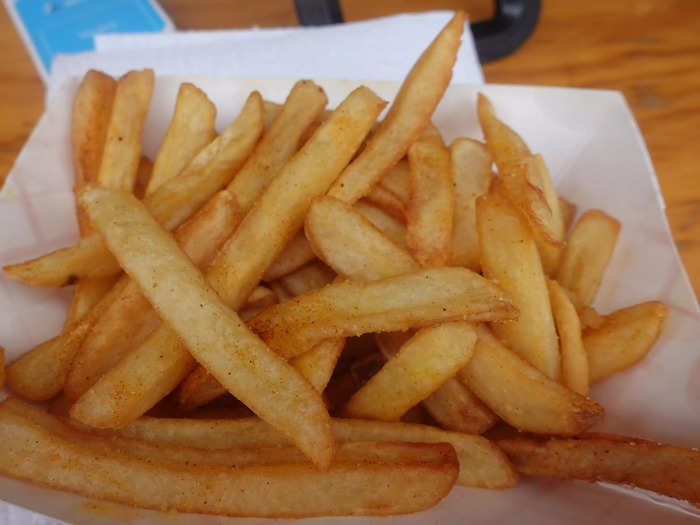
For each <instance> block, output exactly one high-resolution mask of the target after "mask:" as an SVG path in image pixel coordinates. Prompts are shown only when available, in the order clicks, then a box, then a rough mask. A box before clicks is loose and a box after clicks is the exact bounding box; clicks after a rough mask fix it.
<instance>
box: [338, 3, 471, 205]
mask: <svg viewBox="0 0 700 525" xmlns="http://www.w3.org/2000/svg"><path fill="white" fill-rule="evenodd" d="M465 19H466V17H465V15H464V13H463V12H461V11H459V12H457V13H455V16H454V17H453V18H452V20H450V22H449V23H448V24H447V25H446V26H445V27H444V29H443V30H442V31H441V32H440V34H439V35H438V36H437V37H436V38H435V40H433V42H432V43H431V44H430V46H429V47H428V48H427V49H426V50H425V51H424V52H423V54H422V55H421V56H420V58H418V61H417V62H416V63H415V65H414V66H413V67H412V68H411V71H410V72H409V73H408V75H407V76H406V79H405V80H404V82H403V84H402V85H401V89H400V90H399V92H398V94H397V95H396V98H395V99H394V103H393V104H392V105H391V108H389V112H388V113H387V115H386V117H385V118H384V120H383V121H382V122H381V123H380V124H379V127H378V128H377V130H376V131H375V132H374V134H373V135H372V137H371V138H370V139H369V140H368V141H367V145H366V146H365V148H364V149H363V150H362V153H360V154H359V155H358V156H357V158H356V159H355V160H353V161H352V163H351V164H350V165H349V166H348V167H347V168H346V169H345V170H344V171H343V173H342V174H341V175H340V177H338V179H337V180H336V181H335V183H334V184H333V187H332V188H331V189H330V191H329V192H328V194H329V195H330V196H331V197H335V198H337V199H340V200H342V201H344V202H348V203H354V202H355V201H357V200H358V199H360V198H361V197H363V196H365V195H366V194H367V192H368V191H369V189H370V188H371V187H372V186H373V185H374V184H375V183H377V182H378V181H379V180H380V179H381V178H382V176H383V175H384V174H385V173H386V172H387V170H389V168H391V167H392V166H393V165H394V164H396V163H397V162H398V161H399V160H400V159H401V157H403V156H404V155H405V154H406V152H407V151H408V148H409V146H410V145H411V144H412V143H413V142H414V141H415V140H416V139H417V138H418V137H419V136H420V134H421V133H422V132H423V129H425V127H426V126H427V125H428V123H429V122H430V118H431V116H432V114H433V111H435V108H436V107H437V105H438V102H439V101H440V99H441V98H442V95H443V93H444V92H445V89H447V86H448V84H449V83H450V79H451V78H452V66H453V65H454V63H455V61H456V59H457V50H458V49H459V46H460V43H461V39H462V32H463V31H464V21H465Z"/></svg>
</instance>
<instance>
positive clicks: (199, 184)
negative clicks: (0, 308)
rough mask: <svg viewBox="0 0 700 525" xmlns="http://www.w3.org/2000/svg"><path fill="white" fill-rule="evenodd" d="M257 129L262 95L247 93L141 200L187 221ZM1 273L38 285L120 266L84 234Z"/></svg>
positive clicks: (173, 220)
mask: <svg viewBox="0 0 700 525" xmlns="http://www.w3.org/2000/svg"><path fill="white" fill-rule="evenodd" d="M261 131H262V97H260V94H259V93H258V92H253V93H251V95H250V96H249V97H248V100H247V101H246V104H245V106H244V107H243V109H242V110H241V113H240V115H239V117H238V118H237V119H236V121H235V122H233V124H231V125H230V126H229V127H228V128H227V129H226V130H225V131H224V132H223V133H222V134H221V135H219V136H218V137H217V138H216V139H215V140H214V141H213V142H212V143H211V144H209V146H207V147H206V148H204V149H203V150H202V151H200V152H199V154H198V155H197V156H196V157H195V158H194V159H193V160H192V162H190V164H189V165H188V166H187V167H186V168H185V170H183V172H182V173H181V174H180V176H179V177H174V178H172V179H170V180H169V181H167V182H165V183H164V184H163V185H161V186H160V187H159V188H158V189H157V190H156V191H155V193H153V194H152V195H150V196H148V197H146V199H144V203H145V204H146V206H147V207H148V209H149V211H150V212H151V213H152V214H153V216H154V217H155V218H156V220H157V221H158V222H159V223H161V224H162V225H163V226H164V227H165V228H166V229H168V230H171V229H174V228H176V227H177V226H179V225H180V224H181V223H182V222H184V221H185V220H187V218H189V217H190V216H191V215H192V214H193V213H194V212H195V211H197V210H198V209H199V208H200V207H201V206H202V205H203V204H205V203H206V202H207V201H208V200H209V199H210V198H211V197H213V196H214V194H215V193H216V192H217V191H219V190H220V189H221V188H222V187H223V186H224V185H225V184H227V183H228V182H229V180H231V178H232V177H233V176H234V175H235V174H236V172H237V170H238V168H239V167H240V166H241V165H242V164H243V162H244V161H245V159H246V158H247V157H248V155H249V154H250V153H251V151H252V150H253V147H254V146H255V143H256V142H257V140H258V137H259V136H260V133H261ZM4 270H5V275H7V276H8V277H10V278H12V279H16V280H19V281H22V282H25V283H28V284H34V285H39V286H66V285H70V284H75V282H76V281H77V279H78V278H84V277H106V276H108V275H114V274H116V273H118V272H119V271H120V268H119V264H118V263H117V261H116V259H115V258H114V257H113V256H112V254H110V253H109V251H108V250H107V247H106V246H105V244H104V242H103V240H102V238H101V237H100V236H99V235H97V234H93V235H89V236H88V237H85V238H83V239H81V240H80V242H79V243H78V244H76V245H74V246H70V247H67V248H62V249H60V250H56V251H54V252H51V253H49V254H47V255H44V256H41V257H38V258H36V259H32V260H30V261H26V262H24V263H19V264H12V265H9V266H5V268H4Z"/></svg>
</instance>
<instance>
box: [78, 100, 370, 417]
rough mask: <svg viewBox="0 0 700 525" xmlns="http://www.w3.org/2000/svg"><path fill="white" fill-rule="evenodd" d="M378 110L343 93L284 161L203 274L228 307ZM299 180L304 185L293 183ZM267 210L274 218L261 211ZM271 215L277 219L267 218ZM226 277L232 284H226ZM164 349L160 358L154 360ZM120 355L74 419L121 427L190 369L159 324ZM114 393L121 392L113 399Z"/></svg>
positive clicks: (253, 280)
mask: <svg viewBox="0 0 700 525" xmlns="http://www.w3.org/2000/svg"><path fill="white" fill-rule="evenodd" d="M382 106H383V102H382V101H381V99H379V98H378V97H377V96H376V95H374V93H372V92H371V91H370V90H368V89H366V88H359V89H357V90H355V91H354V92H353V93H351V95H350V96H349V97H348V98H347V99H346V100H345V101H344V102H343V103H342V104H341V105H340V106H339V107H338V109H336V111H335V112H334V113H333V115H332V116H331V117H330V119H329V120H328V121H326V122H325V123H324V124H323V125H322V126H321V127H320V128H319V129H318V130H317V131H316V133H315V134H314V136H313V137H312V138H311V139H310V140H309V141H308V142H307V143H306V144H305V145H304V147H303V148H302V149H301V150H300V152H299V153H297V155H295V157H294V158H293V159H292V160H291V161H290V162H289V163H287V165H286V166H285V168H284V169H283V170H282V172H281V173H280V174H279V175H278V176H277V177H276V178H275V179H274V180H273V182H272V183H271V184H270V186H269V187H268V188H267V190H266V191H265V193H264V194H263V195H262V196H261V198H260V200H259V201H258V203H257V204H256V205H255V206H254V207H253V208H252V209H251V211H250V212H249V213H248V215H247V216H246V219H245V220H244V221H243V222H242V223H241V225H240V226H239V227H238V229H237V230H236V233H235V234H234V236H232V237H231V238H230V239H229V241H227V243H226V244H225V245H224V247H223V248H222V250H221V251H220V252H219V255H218V256H217V258H216V259H215V260H214V262H213V263H212V266H211V267H210V270H209V271H208V272H207V277H209V278H212V277H214V276H216V275H217V274H218V276H219V277H220V278H221V277H223V278H224V279H222V280H219V279H213V281H212V284H214V285H215V289H216V291H217V292H218V293H219V294H220V295H221V296H222V297H223V298H224V299H225V301H226V302H227V303H228V304H229V306H230V307H232V308H233V309H234V310H237V309H238V308H240V306H242V305H241V304H240V303H239V301H240V302H242V301H245V299H246V298H247V297H248V295H249V293H250V291H252V289H253V288H254V287H255V286H256V285H257V283H258V282H259V280H260V276H261V275H260V274H262V273H263V271H264V269H265V268H266V267H267V265H269V264H270V262H271V260H272V259H273V258H274V257H275V256H276V255H277V254H278V253H279V250H280V249H281V248H283V247H284V244H285V241H288V239H289V238H290V237H291V235H292V234H293V233H294V232H295V230H296V229H297V226H296V224H294V223H296V222H298V224H299V226H301V224H302V223H303V218H304V215H305V214H306V212H307V210H308V207H309V206H310V204H311V200H312V199H313V198H314V196H315V194H318V193H323V191H325V188H327V187H328V185H330V183H331V181H332V180H333V178H334V177H335V176H336V175H337V173H338V172H339V171H340V170H341V169H342V166H344V165H345V164H346V163H347V162H348V160H349V158H350V157H351V156H352V154H353V152H354V150H355V148H357V147H358V146H359V144H360V142H361V141H362V138H363V137H364V135H365V134H366V133H367V130H369V128H370V127H371V125H372V122H373V121H374V119H376V116H377V115H378V114H379V112H380V111H381V108H382ZM178 178H179V177H178ZM300 180H304V182H305V183H304V184H301V182H300ZM292 190H293V191H292ZM312 190H313V191H312ZM280 203H284V204H285V206H280ZM270 208H272V210H274V214H271V213H269V211H270ZM274 217H279V218H280V220H279V221H275V220H273V218H274ZM261 227H262V228H261ZM251 237H254V240H251ZM251 242H252V243H253V244H254V245H255V246H256V248H257V249H256V250H255V251H254V252H251V250H250V246H251ZM263 248H264V249H263ZM241 266H243V267H241ZM238 270H244V271H238ZM227 273H228V277H230V278H233V279H236V280H237V282H227V281H226V279H225V278H226V277H227V275H226V274H227ZM222 274H223V275H222ZM224 285H226V286H224ZM232 295H233V296H232ZM237 303H238V304H237ZM164 349H167V352H166V353H165V355H167V358H164V359H161V358H160V356H161V355H163V352H164ZM128 357H129V359H128V360H125V361H123V362H122V363H120V366H119V370H113V371H112V372H114V373H110V374H108V377H107V378H104V383H103V381H100V382H98V383H97V384H96V385H95V386H94V387H93V388H92V389H91V390H89V391H88V392H86V394H85V396H84V398H85V402H84V403H80V402H79V403H78V404H76V407H74V411H73V416H74V417H75V418H76V419H78V420H80V421H82V422H84V423H86V424H89V425H92V426H97V427H113V426H117V425H124V424H126V423H127V422H128V421H130V420H132V419H134V418H136V417H138V416H140V415H142V414H143V413H144V412H145V411H146V410H148V409H149V408H150V407H152V406H153V405H155V404H156V403H157V402H158V401H159V400H160V399H162V398H163V397H164V396H165V395H167V394H168V393H169V392H170V391H172V389H173V388H175V387H176V386H177V385H178V384H179V383H180V381H181V380H182V379H184V377H185V375H187V373H188V372H189V371H190V369H191V367H192V365H193V360H192V357H191V356H190V354H189V352H188V351H187V348H186V347H185V346H183V345H182V343H181V342H180V340H179V338H178V337H177V335H176V334H175V333H174V332H172V331H171V330H169V329H168V328H167V327H161V329H159V330H156V331H155V332H154V333H153V334H152V335H151V336H150V337H149V339H148V340H146V341H145V342H144V344H143V345H141V346H140V347H139V348H138V349H136V350H135V351H134V352H132V353H131V354H129V356H128ZM145 365H148V366H153V368H152V369H150V368H149V369H148V371H145V369H144V368H142V367H144V366H145ZM137 377H138V380H136V379H135V378H137ZM125 382H129V383H130V384H131V385H132V387H133V388H131V389H130V390H128V391H126V393H124V391H123V390H122V387H121V385H123V384H124V383H125ZM101 383H103V384H101ZM114 388H117V389H119V391H120V392H122V395H120V396H119V397H118V398H116V399H115V396H114ZM86 396H87V397H86ZM241 400H242V401H244V400H243V399H241ZM81 401H82V400H81ZM79 405H80V410H78V408H77V407H78V406H79Z"/></svg>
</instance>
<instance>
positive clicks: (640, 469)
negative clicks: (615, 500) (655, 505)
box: [497, 434, 700, 503]
mask: <svg viewBox="0 0 700 525" xmlns="http://www.w3.org/2000/svg"><path fill="white" fill-rule="evenodd" d="M497 443H498V446H499V447H501V448H502V449H503V451H504V452H505V453H506V454H507V455H508V456H509V457H510V459H511V460H512V461H513V463H515V465H516V467H517V468H518V470H519V471H520V472H522V473H523V474H525V475H527V476H537V477H547V478H557V479H568V480H575V479H580V480H585V481H608V482H611V483H620V484H623V485H632V486H633V487H639V488H642V489H647V490H652V491H654V492H658V493H659V494H664V495H666V496H671V497H673V498H678V499H682V500H688V501H690V502H695V503H697V502H698V501H700V452H698V450H697V449H684V448H680V447H674V446H673V445H664V444H662V443H655V442H652V441H646V440H643V439H638V438H631V437H625V436H615V435H611V434H584V435H583V436H579V437H577V438H574V439H562V438H528V437H513V438H506V439H500V440H498V442H497Z"/></svg>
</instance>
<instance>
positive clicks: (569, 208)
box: [559, 197, 576, 233]
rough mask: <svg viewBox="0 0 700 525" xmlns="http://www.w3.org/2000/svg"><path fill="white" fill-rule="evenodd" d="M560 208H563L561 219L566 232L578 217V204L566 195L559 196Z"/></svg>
mask: <svg viewBox="0 0 700 525" xmlns="http://www.w3.org/2000/svg"><path fill="white" fill-rule="evenodd" d="M559 209H560V210H561V220H562V222H563V223H564V233H566V232H568V231H569V228H570V227H571V224H572V223H573V222H574V218H575V217H576V205H575V204H574V203H573V202H571V201H569V200H567V199H565V198H564V197H559Z"/></svg>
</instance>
